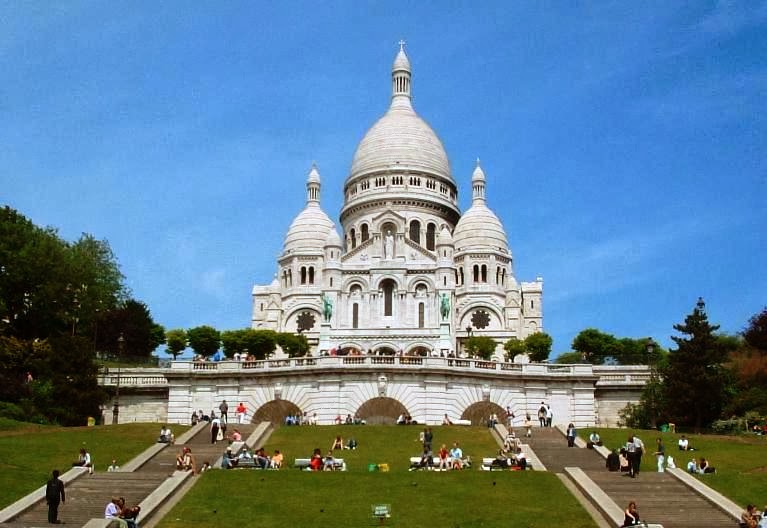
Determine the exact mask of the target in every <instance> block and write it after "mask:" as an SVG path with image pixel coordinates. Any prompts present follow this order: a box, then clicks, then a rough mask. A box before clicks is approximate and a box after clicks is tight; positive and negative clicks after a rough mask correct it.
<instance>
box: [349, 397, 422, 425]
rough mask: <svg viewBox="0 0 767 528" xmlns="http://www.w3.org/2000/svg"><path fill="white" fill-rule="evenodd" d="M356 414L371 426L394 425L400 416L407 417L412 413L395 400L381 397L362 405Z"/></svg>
mask: <svg viewBox="0 0 767 528" xmlns="http://www.w3.org/2000/svg"><path fill="white" fill-rule="evenodd" d="M356 414H357V416H358V417H360V418H362V419H363V420H365V422H366V423H368V424H370V425H394V424H395V423H397V418H399V416H400V415H405V416H407V415H408V414H410V413H408V411H407V408H405V406H404V405H402V404H401V403H400V402H398V401H397V400H395V399H394V398H387V397H385V396H381V397H378V398H372V399H370V400H368V401H366V402H365V403H363V404H362V405H360V407H359V409H357V413H356Z"/></svg>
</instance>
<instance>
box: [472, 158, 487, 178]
mask: <svg viewBox="0 0 767 528" xmlns="http://www.w3.org/2000/svg"><path fill="white" fill-rule="evenodd" d="M484 181H485V171H483V170H482V167H480V165H479V158H477V166H476V167H475V168H474V172H473V173H472V175H471V182H472V183H476V182H484Z"/></svg>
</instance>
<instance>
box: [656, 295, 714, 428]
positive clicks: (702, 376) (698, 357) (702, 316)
mask: <svg viewBox="0 0 767 528" xmlns="http://www.w3.org/2000/svg"><path fill="white" fill-rule="evenodd" d="M718 329H719V325H712V324H710V323H709V321H708V316H707V314H706V305H705V303H704V302H703V299H702V298H700V299H698V302H697V304H696V305H695V308H694V309H693V311H692V313H691V314H689V315H688V316H687V317H685V320H684V323H683V324H677V325H674V330H676V331H677V332H679V333H681V334H683V336H682V337H677V336H672V337H671V339H672V340H673V341H674V342H675V343H676V345H677V349H676V350H671V351H670V352H669V355H668V365H667V366H666V367H665V369H664V372H663V388H664V392H665V398H664V401H665V403H666V405H667V406H668V409H667V410H668V413H669V415H670V416H671V417H673V419H674V420H675V421H676V423H678V424H685V425H692V426H694V428H695V431H696V432H697V431H700V429H701V427H704V426H707V425H709V424H710V423H711V422H712V421H713V420H715V419H716V418H718V417H719V414H720V412H721V409H722V407H723V406H724V404H725V399H726V388H727V379H728V378H729V376H728V375H727V372H726V369H725V367H724V363H725V361H727V350H728V349H727V348H726V347H724V346H723V345H722V343H721V341H720V339H719V337H718V336H717V335H716V334H715V332H716V331H717V330H718Z"/></svg>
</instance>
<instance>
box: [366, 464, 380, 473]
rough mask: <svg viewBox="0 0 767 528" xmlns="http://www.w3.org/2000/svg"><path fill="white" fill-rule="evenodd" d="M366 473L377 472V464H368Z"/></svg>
mask: <svg viewBox="0 0 767 528" xmlns="http://www.w3.org/2000/svg"><path fill="white" fill-rule="evenodd" d="M368 471H378V464H368Z"/></svg>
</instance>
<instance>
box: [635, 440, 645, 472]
mask: <svg viewBox="0 0 767 528" xmlns="http://www.w3.org/2000/svg"><path fill="white" fill-rule="evenodd" d="M634 446H635V449H634V456H635V457H636V467H635V468H634V476H636V475H639V470H640V469H641V467H642V455H643V454H644V442H642V440H641V439H640V438H639V437H638V436H636V435H634Z"/></svg>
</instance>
